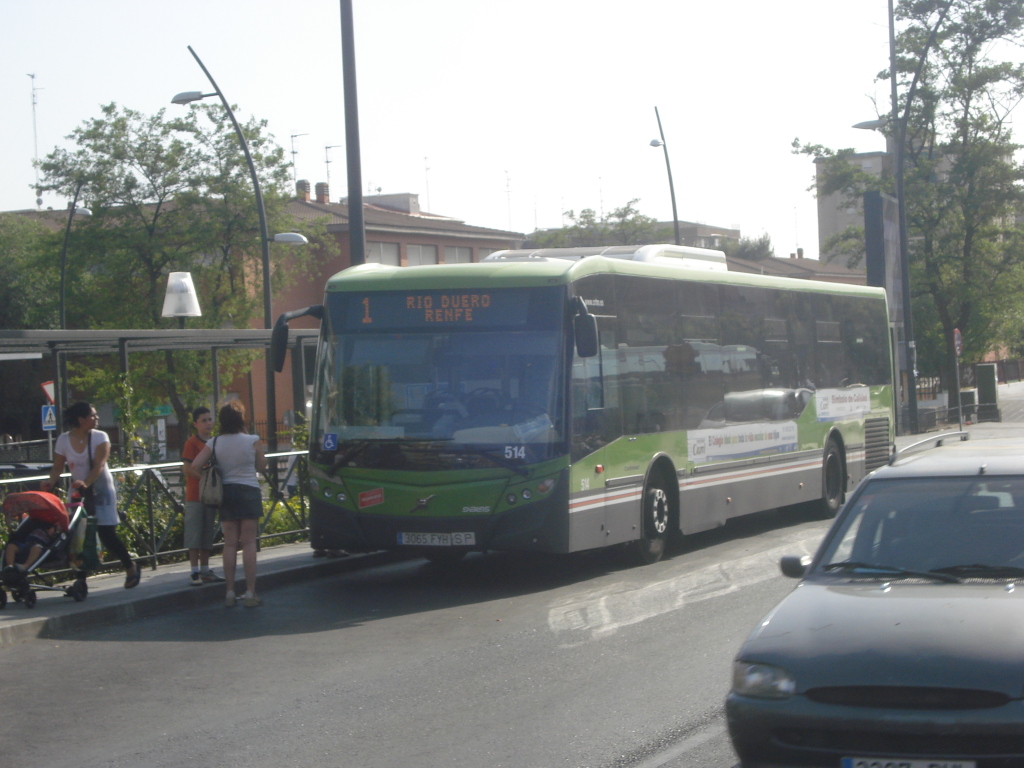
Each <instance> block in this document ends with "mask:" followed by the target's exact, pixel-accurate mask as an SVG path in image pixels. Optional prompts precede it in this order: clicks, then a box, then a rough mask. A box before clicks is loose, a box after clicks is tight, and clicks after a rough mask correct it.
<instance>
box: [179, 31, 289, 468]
mask: <svg viewBox="0 0 1024 768" xmlns="http://www.w3.org/2000/svg"><path fill="white" fill-rule="evenodd" d="M188 52H189V53H191V54H192V58H194V59H195V60H196V63H197V64H198V65H199V67H200V69H202V70H203V74H205V75H206V78H207V79H208V80H209V81H210V85H212V86H213V93H203V92H202V91H185V92H184V93H179V94H178V95H177V96H175V97H174V98H173V99H171V103H172V104H188V103H190V102H193V101H199V100H200V99H205V98H207V97H208V96H218V97H220V101H221V104H223V105H224V110H225V111H226V112H227V113H228V117H229V118H230V119H231V124H232V125H233V126H234V127H235V135H236V136H237V137H238V143H239V145H240V146H241V148H242V154H243V155H245V162H246V165H248V166H249V175H250V176H251V177H252V187H253V191H254V192H255V195H256V212H257V213H258V214H259V219H260V253H261V255H262V260H263V327H264V328H267V329H269V328H271V327H272V324H271V320H270V317H271V307H270V235H269V234H268V233H267V212H266V209H265V208H264V207H263V193H262V192H261V191H260V179H259V176H258V175H257V173H256V166H255V164H254V163H253V161H252V155H251V154H250V153H249V144H248V143H247V142H246V140H245V135H244V134H243V133H242V128H241V126H239V125H238V120H236V119H235V113H234V112H233V111H232V110H231V105H230V104H229V103H228V100H227V99H226V98H225V97H224V93H223V92H222V91H221V90H220V88H219V87H217V82H216V81H215V80H214V79H213V75H211V74H210V71H209V70H208V69H207V68H206V65H205V64H203V62H202V59H200V58H199V56H198V55H197V54H196V52H195V51H193V50H192V46H191V45H190V46H188ZM284 236H287V237H294V238H302V239H301V240H297V239H287V240H283V239H279V238H282V237H283V236H282V235H274V241H275V242H305V241H306V239H305V238H304V237H302V235H300V234H298V233H296V232H288V233H285V235H284ZM264 364H265V365H266V369H267V388H266V392H267V447H268V449H269V450H270V452H271V453H273V452H275V451H276V450H277V391H276V387H275V385H274V366H273V364H272V361H271V359H270V348H269V347H268V348H267V350H266V354H265V359H264ZM276 470H277V465H276V464H275V465H274V475H275V478H276Z"/></svg>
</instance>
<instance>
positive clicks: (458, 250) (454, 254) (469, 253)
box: [444, 245, 473, 264]
mask: <svg viewBox="0 0 1024 768" xmlns="http://www.w3.org/2000/svg"><path fill="white" fill-rule="evenodd" d="M471 261H473V249H472V248H466V247H465V246H461V245H448V246H445V249H444V263H445V264H468V263H469V262H471Z"/></svg>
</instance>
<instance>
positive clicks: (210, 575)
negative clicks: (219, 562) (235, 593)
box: [199, 571, 224, 584]
mask: <svg viewBox="0 0 1024 768" xmlns="http://www.w3.org/2000/svg"><path fill="white" fill-rule="evenodd" d="M199 578H200V579H201V580H202V582H203V584H216V583H218V582H222V581H224V577H223V576H218V575H217V574H216V573H214V572H213V571H203V572H202V573H200V574H199Z"/></svg>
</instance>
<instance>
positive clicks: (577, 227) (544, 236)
mask: <svg viewBox="0 0 1024 768" xmlns="http://www.w3.org/2000/svg"><path fill="white" fill-rule="evenodd" d="M638 202H640V200H639V198H636V199H633V200H630V201H629V202H628V203H626V204H625V205H624V206H622V207H621V208H616V209H615V210H613V211H612V212H611V213H609V214H606V215H605V216H603V217H601V218H598V216H597V213H596V212H595V211H594V209H593V208H584V209H583V210H582V211H580V212H579V215H577V214H576V212H575V211H566V212H565V215H566V217H568V219H569V220H570V221H571V222H572V225H571V226H568V227H563V228H562V229H549V230H543V231H542V230H538V231H536V232H534V233H533V234H532V235H530V237H529V242H530V243H532V244H533V245H534V246H536V247H537V248H577V247H582V246H600V245H644V244H648V243H659V242H664V241H665V240H666V238H667V237H668V230H667V229H666V228H665V227H662V226H660V224H659V223H658V221H657V219H653V218H651V217H650V216H645V215H644V214H642V213H640V211H638V210H637V209H636V204H637V203H638Z"/></svg>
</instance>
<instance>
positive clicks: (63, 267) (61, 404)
mask: <svg viewBox="0 0 1024 768" xmlns="http://www.w3.org/2000/svg"><path fill="white" fill-rule="evenodd" d="M82 184H83V182H81V181H80V182H78V185H77V186H76V187H75V197H74V199H73V200H72V201H71V205H70V206H68V221H67V224H65V225H64V244H63V245H61V248H60V329H61V330H62V331H66V330H67V329H68V318H67V311H66V309H65V297H66V296H67V289H66V283H67V281H66V276H67V271H68V241H69V240H70V239H71V222H72V220H73V219H74V218H75V216H76V215H77V216H92V211H90V210H89V209H88V208H79V207H78V196H79V194H81V192H82ZM64 355H65V353H64V352H57V359H56V361H55V362H56V364H57V392H56V394H57V402H56V405H57V417H58V418H60V414H62V413H63V412H64V409H65V408H67V406H68V372H67V365H66V360H65V357H64Z"/></svg>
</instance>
